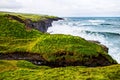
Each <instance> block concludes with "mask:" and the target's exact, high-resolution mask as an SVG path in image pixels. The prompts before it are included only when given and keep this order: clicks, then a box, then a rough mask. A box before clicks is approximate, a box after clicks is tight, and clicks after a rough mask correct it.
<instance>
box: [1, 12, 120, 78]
mask: <svg viewBox="0 0 120 80" xmlns="http://www.w3.org/2000/svg"><path fill="white" fill-rule="evenodd" d="M8 14H10V15H15V16H17V17H19V18H21V19H23V20H25V19H27V18H28V19H31V20H32V21H38V20H43V19H46V18H54V17H53V16H50V17H49V16H41V15H33V14H18V13H6V12H0V57H1V55H2V54H6V55H8V54H11V53H14V52H22V53H23V54H24V53H25V52H29V53H30V54H39V55H41V56H42V57H43V58H44V59H45V60H46V61H48V62H55V61H57V60H58V61H61V60H65V61H66V62H75V61H79V62H83V63H84V62H86V61H90V60H91V59H92V57H97V56H99V55H102V56H103V57H105V58H106V59H107V60H108V61H109V62H111V63H114V62H115V61H114V60H113V59H112V58H111V57H110V56H109V55H108V54H107V52H106V51H105V50H104V49H103V47H102V46H100V45H98V44H96V43H91V42H88V41H86V40H85V39H83V38H80V37H77V36H71V35H62V34H54V35H50V34H48V33H42V32H40V31H38V30H35V29H30V30H28V29H26V27H25V24H23V23H20V22H19V21H16V20H13V19H10V18H8V17H6V15H8ZM119 75H120V65H113V66H108V67H96V68H87V67H82V66H76V67H74V66H69V67H63V68H62V67H60V68H50V67H48V66H36V65H33V64H32V63H30V62H27V61H24V60H0V80H24V79H27V80H56V79H59V80H63V79H64V80H103V79H104V80H110V79H112V80H117V79H118V80H119V79H120V77H119Z"/></svg>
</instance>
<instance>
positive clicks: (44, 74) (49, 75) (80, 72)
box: [0, 60, 120, 80]
mask: <svg viewBox="0 0 120 80" xmlns="http://www.w3.org/2000/svg"><path fill="white" fill-rule="evenodd" d="M0 64H1V65H0V80H119V79H120V76H119V75H120V65H112V66H106V67H96V68H88V67H84V66H76V67H73V66H69V67H61V68H50V67H47V66H36V65H33V64H31V63H30V62H27V61H23V60H19V61H15V60H11V61H8V60H0Z"/></svg>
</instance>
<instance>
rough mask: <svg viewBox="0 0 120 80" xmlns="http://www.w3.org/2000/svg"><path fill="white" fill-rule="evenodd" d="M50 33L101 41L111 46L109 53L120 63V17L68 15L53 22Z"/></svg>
mask: <svg viewBox="0 0 120 80" xmlns="http://www.w3.org/2000/svg"><path fill="white" fill-rule="evenodd" d="M48 33H51V34H69V35H73V36H80V37H82V38H85V39H86V40H95V41H99V42H100V43H101V44H103V45H105V46H107V47H108V48H109V54H110V55H111V56H112V58H113V59H115V60H116V61H117V62H118V63H120V17H67V18H64V20H61V21H55V22H53V26H52V27H50V28H49V29H48Z"/></svg>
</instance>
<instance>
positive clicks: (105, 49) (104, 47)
mask: <svg viewBox="0 0 120 80" xmlns="http://www.w3.org/2000/svg"><path fill="white" fill-rule="evenodd" d="M88 41H89V42H93V43H96V44H98V45H101V47H103V49H104V51H105V52H107V53H108V50H109V49H108V48H107V47H106V46H105V45H103V44H101V43H100V42H99V41H94V40H88Z"/></svg>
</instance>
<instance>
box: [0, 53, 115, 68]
mask: <svg viewBox="0 0 120 80" xmlns="http://www.w3.org/2000/svg"><path fill="white" fill-rule="evenodd" d="M59 54H60V53H59ZM66 54H68V53H64V54H63V53H61V55H56V57H57V56H61V57H62V56H68V55H66ZM70 56H74V55H72V53H70ZM106 56H107V58H108V57H109V59H110V60H111V61H110V60H108V59H107V58H106ZM0 60H27V61H30V62H32V63H33V64H35V65H45V66H50V67H66V66H87V67H97V66H109V65H112V64H117V62H116V61H114V60H113V59H112V58H111V57H110V56H109V55H102V54H99V55H98V56H83V60H82V61H79V60H77V61H69V60H66V59H65V57H63V58H61V59H58V60H55V61H47V60H46V59H44V58H43V56H42V55H40V54H37V53H29V52H13V53H6V54H0Z"/></svg>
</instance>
